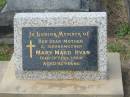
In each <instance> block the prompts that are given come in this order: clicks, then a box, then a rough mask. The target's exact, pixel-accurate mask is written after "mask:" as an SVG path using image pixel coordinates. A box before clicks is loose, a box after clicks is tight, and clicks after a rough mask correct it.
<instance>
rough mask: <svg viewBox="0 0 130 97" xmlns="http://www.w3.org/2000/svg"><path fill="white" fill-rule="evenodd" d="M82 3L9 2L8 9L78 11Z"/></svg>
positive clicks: (76, 0)
mask: <svg viewBox="0 0 130 97" xmlns="http://www.w3.org/2000/svg"><path fill="white" fill-rule="evenodd" d="M80 3H81V2H80V0H7V9H8V10H18V11H28V10H29V11H42V10H57V9H63V10H66V9H68V10H78V9H80Z"/></svg>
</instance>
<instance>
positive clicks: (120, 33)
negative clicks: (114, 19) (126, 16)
mask: <svg viewBox="0 0 130 97" xmlns="http://www.w3.org/2000/svg"><path fill="white" fill-rule="evenodd" d="M116 35H117V37H119V38H124V37H125V36H127V35H130V26H129V25H128V23H122V24H120V25H119V27H118V29H117V31H116Z"/></svg>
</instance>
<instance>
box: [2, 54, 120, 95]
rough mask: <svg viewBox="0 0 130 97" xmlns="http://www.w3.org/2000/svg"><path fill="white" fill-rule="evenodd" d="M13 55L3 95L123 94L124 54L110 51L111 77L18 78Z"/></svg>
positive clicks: (4, 82)
mask: <svg viewBox="0 0 130 97" xmlns="http://www.w3.org/2000/svg"><path fill="white" fill-rule="evenodd" d="M14 66H15V65H14V63H13V59H12V60H11V61H10V62H9V65H8V68H7V70H6V72H5V74H4V77H3V80H2V81H1V84H0V97H15V96H17V97H123V85H122V75H121V62H120V56H119V54H117V53H111V54H108V69H109V70H108V74H109V80H102V81H79V80H59V81H56V80H39V81H32V80H17V79H16V77H15V69H14V68H15V67H14Z"/></svg>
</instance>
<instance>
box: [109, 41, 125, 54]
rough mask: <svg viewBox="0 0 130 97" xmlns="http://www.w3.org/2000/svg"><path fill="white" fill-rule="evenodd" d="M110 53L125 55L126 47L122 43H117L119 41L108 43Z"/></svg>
mask: <svg viewBox="0 0 130 97" xmlns="http://www.w3.org/2000/svg"><path fill="white" fill-rule="evenodd" d="M108 51H109V52H119V53H124V52H126V46H125V45H122V44H121V43H120V42H117V41H116V42H111V43H108Z"/></svg>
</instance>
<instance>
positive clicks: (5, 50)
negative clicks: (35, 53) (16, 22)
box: [0, 44, 13, 61]
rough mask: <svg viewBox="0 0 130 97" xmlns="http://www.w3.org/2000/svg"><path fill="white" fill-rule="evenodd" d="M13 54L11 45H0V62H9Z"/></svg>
mask: <svg viewBox="0 0 130 97" xmlns="http://www.w3.org/2000/svg"><path fill="white" fill-rule="evenodd" d="M12 53H13V45H7V44H0V61H7V60H10V58H11V56H12Z"/></svg>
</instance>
